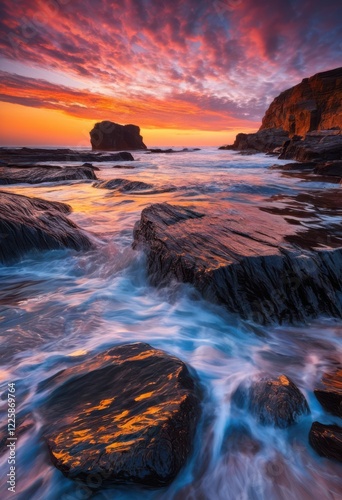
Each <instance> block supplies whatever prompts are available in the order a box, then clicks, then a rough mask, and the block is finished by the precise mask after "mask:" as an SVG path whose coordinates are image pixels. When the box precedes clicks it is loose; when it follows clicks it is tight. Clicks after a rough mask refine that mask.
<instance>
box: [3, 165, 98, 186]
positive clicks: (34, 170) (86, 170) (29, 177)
mask: <svg viewBox="0 0 342 500" xmlns="http://www.w3.org/2000/svg"><path fill="white" fill-rule="evenodd" d="M83 179H84V180H85V179H93V180H95V179H97V177H96V175H95V173H94V169H93V168H92V167H89V166H83V167H65V168H63V167H52V166H36V167H35V166H31V167H30V168H28V167H25V168H21V167H20V168H17V167H0V185H6V184H19V183H23V182H24V183H27V184H39V183H41V182H62V181H71V180H83Z"/></svg>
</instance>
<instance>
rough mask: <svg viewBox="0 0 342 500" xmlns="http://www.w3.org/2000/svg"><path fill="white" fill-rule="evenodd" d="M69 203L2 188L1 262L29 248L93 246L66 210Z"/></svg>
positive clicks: (20, 255) (14, 258) (0, 203)
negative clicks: (47, 199) (51, 200)
mask: <svg viewBox="0 0 342 500" xmlns="http://www.w3.org/2000/svg"><path fill="white" fill-rule="evenodd" d="M70 211H71V209H70V207H69V205H66V204H64V203H58V202H50V201H45V200H42V199H40V198H28V197H26V196H21V195H17V194H10V193H5V192H1V191H0V263H2V264H6V263H9V262H12V261H15V260H17V259H19V258H20V257H22V256H23V255H24V254H25V253H26V252H28V251H30V250H53V249H61V248H73V249H75V250H87V249H89V248H91V247H92V244H91V242H90V240H89V239H88V237H87V236H86V235H85V234H84V233H83V232H82V231H81V230H80V229H79V228H78V226H77V225H76V224H75V223H74V222H72V221H71V220H70V219H68V218H67V217H66V216H65V214H67V213H69V212H70Z"/></svg>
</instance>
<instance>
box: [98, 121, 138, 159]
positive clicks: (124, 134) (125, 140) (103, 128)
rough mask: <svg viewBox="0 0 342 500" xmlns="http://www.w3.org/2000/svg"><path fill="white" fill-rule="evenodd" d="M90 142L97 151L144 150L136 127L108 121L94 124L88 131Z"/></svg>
mask: <svg viewBox="0 0 342 500" xmlns="http://www.w3.org/2000/svg"><path fill="white" fill-rule="evenodd" d="M90 142H91V146H92V148H93V149H97V150H105V151H118V150H120V149H129V150H134V149H146V146H145V144H144V143H143V138H142V137H141V135H140V128H139V127H138V126H137V125H119V124H118V123H113V122H110V121H103V122H100V123H95V125H94V128H93V129H92V130H91V131H90ZM123 159H124V158H123Z"/></svg>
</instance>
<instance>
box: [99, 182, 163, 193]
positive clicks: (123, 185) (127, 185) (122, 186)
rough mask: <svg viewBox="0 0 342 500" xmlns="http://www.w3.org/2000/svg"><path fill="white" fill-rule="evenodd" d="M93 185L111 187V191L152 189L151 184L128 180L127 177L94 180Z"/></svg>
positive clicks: (104, 187)
mask: <svg viewBox="0 0 342 500" xmlns="http://www.w3.org/2000/svg"><path fill="white" fill-rule="evenodd" d="M93 186H94V187H97V188H100V189H111V190H113V191H121V192H123V193H125V192H130V191H144V190H146V189H152V188H153V185H152V184H147V183H146V182H142V181H129V180H128V179H111V180H110V181H101V182H94V184H93Z"/></svg>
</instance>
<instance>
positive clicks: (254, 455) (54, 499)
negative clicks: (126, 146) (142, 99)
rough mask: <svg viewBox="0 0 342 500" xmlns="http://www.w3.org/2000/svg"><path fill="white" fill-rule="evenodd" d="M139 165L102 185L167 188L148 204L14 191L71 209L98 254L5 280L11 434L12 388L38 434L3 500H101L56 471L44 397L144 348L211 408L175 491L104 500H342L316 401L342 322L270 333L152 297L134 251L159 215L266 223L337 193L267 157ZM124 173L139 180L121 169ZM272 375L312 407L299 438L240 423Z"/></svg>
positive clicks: (207, 307)
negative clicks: (170, 212) (124, 347)
mask: <svg viewBox="0 0 342 500" xmlns="http://www.w3.org/2000/svg"><path fill="white" fill-rule="evenodd" d="M133 155H134V157H135V159H136V161H134V162H112V161H111V162H108V163H106V162H105V163H96V162H93V164H94V166H98V167H99V168H100V171H98V172H96V175H97V176H98V178H99V179H103V180H107V179H115V178H124V179H129V180H139V181H144V182H146V183H149V184H152V185H153V187H152V188H151V189H149V190H148V191H147V192H141V193H134V194H132V193H120V192H113V191H110V190H106V189H96V188H95V187H93V183H92V182H91V181H89V182H79V181H73V182H67V183H45V184H40V185H37V186H29V185H25V184H21V185H16V186H6V187H4V189H5V190H6V191H9V192H14V193H20V194H24V195H27V196H36V197H41V198H45V199H47V200H51V201H61V202H65V203H68V204H70V205H71V207H72V209H73V212H72V214H71V215H70V218H71V219H72V220H73V221H75V222H76V223H77V224H78V225H79V226H80V227H81V228H83V229H84V230H86V231H87V232H88V233H90V235H91V238H92V240H93V241H94V242H95V245H96V246H95V249H93V250H91V251H89V252H79V253H77V252H74V251H70V250H65V251H49V252H41V253H34V252H33V253H30V254H28V255H26V256H25V258H23V259H22V260H21V261H20V262H18V263H17V264H14V265H10V266H1V267H0V283H1V285H0V332H1V336H0V343H1V351H0V357H1V365H0V366H1V368H0V382H1V393H2V395H3V400H2V410H3V411H2V422H3V423H4V424H5V423H6V421H7V414H6V410H7V406H6V404H7V401H5V400H4V397H5V396H6V398H7V392H6V389H7V383H8V382H15V384H16V402H17V416H20V415H22V414H25V413H27V414H30V415H31V418H32V419H33V422H34V425H33V427H32V428H31V429H30V430H29V431H27V432H26V433H24V434H23V435H22V436H21V437H20V439H19V440H18V442H17V447H16V453H17V455H16V493H11V492H9V491H7V485H6V480H7V477H6V474H7V473H8V467H9V466H8V462H7V459H8V456H7V455H8V453H7V452H6V451H5V452H4V453H2V455H1V456H0V478H1V479H0V492H1V494H0V495H1V498H5V499H7V498H13V499H20V500H30V499H33V500H40V499H42V500H69V499H70V500H71V499H72V500H74V499H75V500H78V499H79V500H81V499H85V498H90V496H89V495H90V493H89V490H88V489H87V488H83V487H82V486H81V485H80V484H77V483H74V482H72V481H71V480H68V479H67V478H65V477H64V476H63V474H62V473H61V472H60V471H58V470H57V469H56V468H55V467H54V466H53V465H52V464H51V461H50V459H49V456H48V452H47V449H46V445H45V443H44V441H43V440H42V436H41V426H42V421H41V417H40V413H39V405H40V404H41V402H42V400H41V398H42V395H41V393H40V394H38V391H37V387H38V384H40V383H41V382H42V381H44V380H46V379H47V378H49V377H51V376H52V375H54V374H55V373H57V372H58V371H60V370H61V369H64V368H65V367H69V366H71V365H73V364H77V362H78V359H84V355H86V356H92V355H94V354H97V353H100V352H101V351H103V350H105V349H107V348H108V347H110V346H115V345H117V344H120V343H126V342H136V341H141V342H147V343H149V344H151V345H152V346H153V347H156V348H159V349H163V350H165V351H166V352H168V353H170V354H173V355H176V356H178V357H179V358H180V359H182V360H183V361H185V362H186V363H188V364H189V365H191V366H192V367H193V368H194V369H195V370H196V371H197V374H198V376H199V378H200V381H201V383H202V385H203V387H204V389H205V396H204V401H203V415H202V420H201V423H200V425H199V428H198V432H197V435H196V439H195V445H194V449H193V451H192V454H191V456H190V458H189V461H188V462H187V464H186V466H185V467H184V468H183V469H182V471H181V472H180V474H179V475H178V476H177V478H176V479H175V481H174V482H173V483H172V484H171V486H169V487H168V488H163V489H160V490H148V489H141V488H134V487H133V488H132V487H123V486H121V487H117V488H113V489H108V490H100V491H98V492H95V493H93V494H92V497H91V498H94V499H99V500H100V499H103V500H104V499H108V500H110V499H113V500H114V499H115V500H119V499H120V500H121V499H122V500H124V499H133V500H140V499H142V498H144V499H145V498H146V499H162V500H168V499H170V500H171V499H177V500H183V499H184V500H186V499H187V500H202V499H203V500H220V499H222V500H263V499H267V500H278V499H284V500H289V499H296V500H297V499H298V500H305V499H310V500H313V499H317V500H325V499H335V500H338V499H341V498H342V480H341V466H340V465H339V464H338V463H335V462H333V461H329V460H327V459H323V458H321V457H319V456H318V455H317V454H316V453H315V452H314V451H313V450H312V449H311V448H310V446H309V444H308V433H309V430H310V426H311V424H312V422H313V421H314V420H318V421H321V422H323V423H326V424H331V423H339V424H340V425H341V421H340V422H339V419H338V418H335V417H333V416H332V415H329V414H326V413H325V412H324V410H323V409H322V407H321V406H320V405H319V403H318V401H317V400H316V399H315V396H314V394H313V389H314V387H315V384H316V382H317V380H319V378H320V376H321V375H322V374H323V373H324V372H325V371H327V370H329V369H332V368H333V367H335V366H336V365H337V363H338V362H341V360H342V340H341V333H342V325H341V322H339V321H336V320H332V319H327V318H320V319H318V320H315V321H314V322H312V324H309V325H303V326H296V327H293V326H292V327H290V326H272V327H270V326H269V327H264V326H260V325H257V324H253V323H252V322H249V321H242V320H241V319H240V318H239V317H237V316H236V315H234V314H231V313H229V312H228V311H227V310H225V309H224V308H223V307H221V306H217V305H214V304H210V303H208V302H206V301H205V300H203V299H202V298H201V297H200V296H199V295H198V293H196V292H195V290H194V289H193V288H192V287H191V286H190V285H182V284H178V283H172V284H170V286H169V287H165V288H154V287H152V286H150V285H149V283H148V277H147V275H146V270H145V263H146V262H145V256H144V254H143V253H142V252H141V251H136V250H133V249H132V241H133V227H134V224H135V223H136V222H137V221H138V220H139V218H140V214H141V211H142V210H143V209H144V208H145V207H147V206H149V205H150V204H151V203H158V202H169V203H172V204H178V205H183V206H184V205H186V206H188V207H189V208H193V209H195V210H199V211H201V212H204V213H205V212H209V211H210V210H211V209H215V211H216V212H217V211H219V210H222V211H223V210H224V211H225V212H227V210H228V211H230V210H231V211H235V210H238V207H241V204H248V205H250V206H254V207H255V209H256V210H258V206H260V204H261V203H267V202H269V200H270V199H272V197H275V196H277V195H289V196H294V195H295V194H296V193H299V192H302V191H303V190H315V189H322V188H324V189H328V188H331V187H332V186H331V185H328V184H324V183H321V182H318V181H317V182H313V181H305V180H303V179H300V178H297V177H293V176H289V175H286V174H283V173H281V172H280V171H278V170H270V169H269V168H268V167H269V166H270V165H273V164H274V163H279V164H281V163H286V162H281V161H279V160H275V159H274V157H269V156H266V155H263V154H260V155H251V156H241V155H239V154H237V153H235V152H231V151H218V150H216V149H215V148H203V149H201V150H200V151H193V152H189V151H188V152H180V153H174V154H147V153H145V152H134V153H133ZM51 163H52V162H49V164H51ZM68 164H69V165H78V164H81V163H79V162H77V161H72V162H69V163H68ZM118 165H129V166H134V168H133V169H128V168H113V167H114V166H118ZM273 199H274V198H273ZM325 218H327V216H326V215H325ZM323 223H324V221H323ZM265 372H267V373H270V374H272V375H274V376H278V375H279V374H281V373H284V374H286V375H287V376H289V377H290V378H291V379H292V380H293V381H294V382H295V383H296V384H297V386H298V387H299V388H300V389H301V391H302V392H303V393H304V394H305V396H306V398H307V400H308V402H309V405H310V409H311V414H310V415H309V416H307V417H304V418H303V419H302V420H301V421H300V423H298V424H297V425H295V426H293V427H292V428H290V429H287V430H280V429H275V428H273V427H265V426H261V425H259V424H258V423H257V422H256V421H255V420H254V419H253V418H252V417H251V416H249V415H248V414H241V413H240V414H237V413H236V410H235V409H234V408H233V407H232V406H231V395H232V393H233V392H234V390H235V389H236V387H237V386H238V384H239V383H240V382H241V380H243V379H244V378H245V377H246V376H250V375H253V374H257V373H265ZM234 436H235V437H234ZM236 436H237V437H236ZM234 439H235V441H234ZM234 443H235V444H234Z"/></svg>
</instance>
